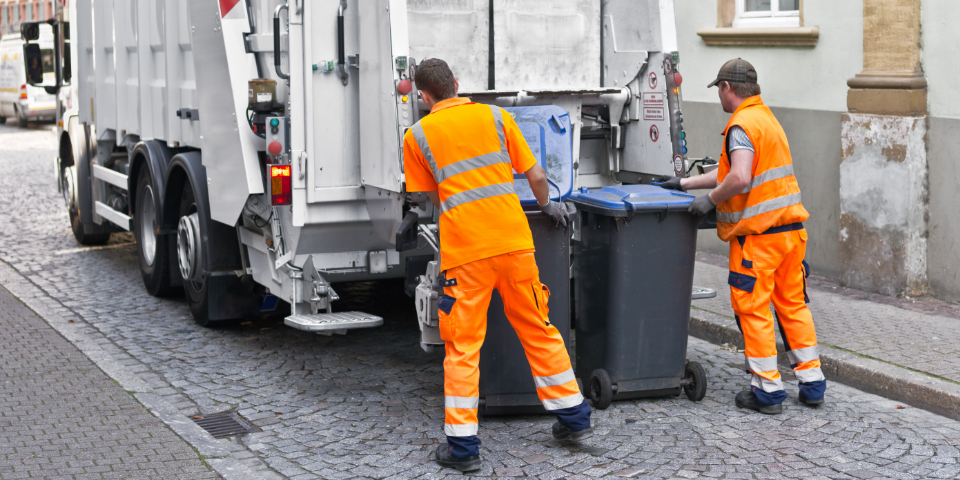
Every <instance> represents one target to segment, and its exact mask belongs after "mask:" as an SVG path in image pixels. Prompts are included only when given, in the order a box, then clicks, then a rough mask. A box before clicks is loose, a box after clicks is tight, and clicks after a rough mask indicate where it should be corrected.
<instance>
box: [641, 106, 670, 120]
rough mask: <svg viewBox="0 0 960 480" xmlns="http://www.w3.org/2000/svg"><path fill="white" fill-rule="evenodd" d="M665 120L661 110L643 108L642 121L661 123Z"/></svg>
mask: <svg viewBox="0 0 960 480" xmlns="http://www.w3.org/2000/svg"><path fill="white" fill-rule="evenodd" d="M665 118H666V117H664V116H663V108H656V107H643V119H644V120H655V121H663V120H664V119H665Z"/></svg>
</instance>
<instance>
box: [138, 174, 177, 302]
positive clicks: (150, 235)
mask: <svg viewBox="0 0 960 480" xmlns="http://www.w3.org/2000/svg"><path fill="white" fill-rule="evenodd" d="M135 198H136V212H135V213H134V216H133V236H134V238H136V239H137V260H138V261H139V263H140V276H141V277H143V286H144V287H146V289H147V293H149V294H150V295H153V296H155V297H162V296H166V295H168V294H169V293H170V290H171V287H170V266H169V261H170V256H169V252H170V246H169V242H170V236H169V235H160V234H158V233H157V230H158V228H157V219H158V218H159V217H158V213H159V205H160V194H159V192H157V191H156V184H155V183H154V181H153V178H152V177H151V175H150V169H149V168H142V169H140V175H139V178H138V180H137V189H136V197H135Z"/></svg>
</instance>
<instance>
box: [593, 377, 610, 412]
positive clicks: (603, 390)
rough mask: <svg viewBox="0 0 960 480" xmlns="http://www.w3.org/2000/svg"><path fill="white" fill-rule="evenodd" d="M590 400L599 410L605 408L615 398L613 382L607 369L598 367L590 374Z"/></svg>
mask: <svg viewBox="0 0 960 480" xmlns="http://www.w3.org/2000/svg"><path fill="white" fill-rule="evenodd" d="M590 400H593V406H594V407H596V408H597V409H599V410H605V409H606V408H607V407H609V406H610V401H612V400H613V383H612V382H611V381H610V375H609V374H607V371H606V370H604V369H602V368H598V369H596V370H594V371H593V373H591V374H590Z"/></svg>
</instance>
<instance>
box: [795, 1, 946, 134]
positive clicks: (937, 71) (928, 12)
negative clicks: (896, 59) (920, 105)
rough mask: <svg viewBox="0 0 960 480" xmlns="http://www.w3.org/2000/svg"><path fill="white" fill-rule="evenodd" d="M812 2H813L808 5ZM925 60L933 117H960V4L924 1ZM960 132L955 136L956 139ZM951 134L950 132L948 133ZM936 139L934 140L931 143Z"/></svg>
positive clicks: (928, 98) (923, 52) (928, 94)
mask: <svg viewBox="0 0 960 480" xmlns="http://www.w3.org/2000/svg"><path fill="white" fill-rule="evenodd" d="M808 3H809V2H808ZM920 8H921V11H922V12H921V14H922V22H923V24H922V25H923V27H922V29H921V42H922V44H921V54H920V55H921V61H922V62H923V72H924V75H925V76H926V77H927V105H928V107H927V110H928V114H929V115H930V116H931V117H947V118H960V82H958V81H957V79H958V78H960V62H957V61H956V49H957V45H960V29H958V28H957V25H956V23H957V22H956V19H957V18H960V2H956V1H943V0H932V1H931V0H925V1H923V2H921V6H920ZM956 132H957V130H954V131H953V133H952V136H953V138H956ZM943 133H946V134H948V135H951V133H950V132H946V131H944V132H943ZM932 138H933V137H931V141H933V140H932Z"/></svg>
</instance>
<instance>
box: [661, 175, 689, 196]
mask: <svg viewBox="0 0 960 480" xmlns="http://www.w3.org/2000/svg"><path fill="white" fill-rule="evenodd" d="M680 180H681V178H680V177H671V176H669V175H664V176H662V177H660V178H659V179H658V180H656V181H657V182H659V183H660V186H661V187H663V188H666V189H667V190H679V191H681V192H685V191H686V190H684V189H683V187H682V186H680Z"/></svg>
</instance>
